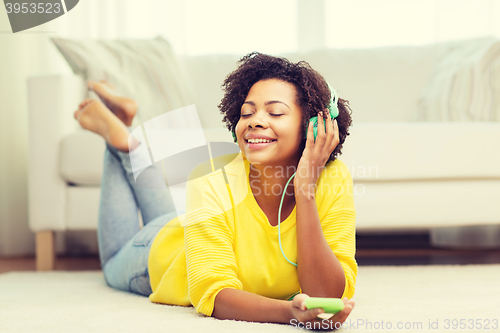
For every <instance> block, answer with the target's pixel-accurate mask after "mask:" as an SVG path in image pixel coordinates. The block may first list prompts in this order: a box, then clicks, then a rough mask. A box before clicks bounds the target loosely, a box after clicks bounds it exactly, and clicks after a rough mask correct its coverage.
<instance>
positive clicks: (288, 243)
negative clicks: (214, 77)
mask: <svg viewBox="0 0 500 333" xmlns="http://www.w3.org/2000/svg"><path fill="white" fill-rule="evenodd" d="M89 88H90V89H92V90H94V91H95V92H96V93H97V94H98V95H99V97H100V98H101V100H102V101H103V103H104V104H103V103H101V102H100V101H97V100H85V101H84V102H83V103H81V104H80V106H79V109H78V110H77V111H76V112H75V114H74V116H75V118H76V119H77V120H78V121H79V123H80V124H81V126H82V127H83V128H85V129H88V130H90V131H92V132H95V133H97V134H99V135H101V136H102V137H103V138H104V139H105V141H106V147H107V149H106V151H105V156H104V171H103V176H102V181H101V201H100V210H99V224H98V230H97V232H98V241H99V251H100V253H99V254H100V260H101V265H102V269H103V273H104V277H105V279H106V282H107V284H108V285H109V286H111V287H113V288H117V289H120V290H126V291H130V292H134V293H137V294H141V295H144V296H149V298H150V300H151V301H153V302H157V303H164V304H175V305H184V306H189V305H191V304H192V305H194V306H195V308H196V311H197V312H200V313H203V314H205V315H207V316H213V317H216V318H220V319H236V320H245V321H255V322H274V323H292V322H302V323H312V322H317V321H318V320H319V319H318V317H317V316H318V314H320V313H322V312H324V311H323V309H321V308H316V309H306V307H305V304H304V302H305V300H306V299H307V298H308V297H310V296H311V297H312V296H315V297H331V298H342V299H343V302H344V310H342V311H341V312H338V313H337V314H336V315H335V316H333V317H332V318H330V323H332V324H335V323H337V327H338V324H339V323H343V322H344V321H345V320H346V318H347V316H348V315H349V313H350V312H351V310H352V308H353V306H354V302H353V301H352V300H350V301H349V300H348V299H350V298H352V296H353V295H354V288H355V283H356V275H357V264H356V261H355V258H354V255H355V216H356V212H355V209H354V203H353V196H352V193H353V192H352V179H351V175H350V173H349V171H348V169H347V167H346V165H345V164H344V163H342V162H341V161H340V160H338V159H336V157H337V155H339V154H340V153H341V148H342V143H343V142H344V140H345V138H346V136H347V135H349V133H348V128H349V126H350V125H351V116H350V109H349V106H348V102H347V101H345V100H343V99H338V98H336V100H335V101H334V100H333V96H332V95H333V94H332V91H331V90H330V88H329V86H328V84H327V82H326V81H325V80H324V78H323V77H322V76H321V75H320V74H319V73H317V72H316V71H315V70H313V69H312V68H311V67H310V66H309V64H307V63H306V62H299V63H291V62H289V61H288V60H286V59H284V58H277V57H272V56H268V55H264V54H260V53H251V54H248V55H247V56H245V57H243V58H242V59H241V60H240V62H239V67H238V68H237V69H236V70H235V71H234V72H233V73H231V74H230V75H229V76H228V77H227V78H226V80H225V81H224V84H223V88H224V91H225V96H224V98H223V99H222V102H221V103H220V105H219V108H220V111H221V113H222V114H223V115H224V119H223V121H225V123H226V125H227V127H228V129H229V130H230V131H231V132H232V133H233V136H234V137H235V139H236V142H237V144H238V145H239V148H240V150H241V153H240V154H239V155H238V157H236V158H235V159H234V161H233V162H231V163H229V164H228V165H227V166H226V167H225V168H224V174H222V173H223V171H222V170H216V171H214V172H212V173H210V174H208V175H205V176H202V177H198V178H196V179H193V180H192V181H190V182H188V185H187V208H186V209H187V211H186V214H185V215H182V216H179V217H178V216H177V214H176V210H175V207H174V204H173V201H172V198H171V196H170V192H169V190H168V188H167V187H166V185H165V181H164V178H163V173H162V172H161V171H160V170H158V169H156V168H155V167H150V168H148V169H146V170H145V171H144V172H147V173H149V178H148V179H150V180H153V181H155V179H156V181H157V184H158V186H156V188H154V187H155V186H148V187H149V188H147V187H146V186H139V185H138V184H137V183H136V182H135V181H134V175H133V171H132V167H131V162H130V160H131V155H132V154H134V150H135V149H136V147H138V146H139V145H142V144H144V143H141V142H139V141H138V140H137V139H135V138H133V137H132V136H131V137H130V146H129V133H130V126H131V124H132V119H133V117H134V115H135V113H136V110H137V104H136V103H135V102H134V101H133V100H131V99H128V98H126V97H123V96H119V95H117V94H116V91H115V90H114V88H113V87H112V86H111V85H109V84H107V83H106V82H102V81H101V82H92V81H90V82H89ZM334 102H335V105H334V106H335V107H336V108H337V110H338V116H337V117H336V119H332V117H331V116H330V112H329V111H328V107H331V106H332V105H333V104H332V103H334ZM314 116H318V119H319V121H318V125H317V137H316V139H315V136H314V133H313V126H312V122H310V121H309V120H310V118H311V117H314ZM323 120H324V121H323ZM238 163H239V164H238ZM238 165H239V166H243V167H238ZM296 171H297V172H296ZM294 172H296V174H295V177H294V178H293V182H289V179H290V178H291V177H292V176H293V174H294ZM160 184H161V185H160ZM277 189H279V190H277ZM283 192H285V195H284V201H282V194H283ZM280 203H281V204H282V205H281V207H282V208H281V209H280V210H279V207H280ZM138 208H139V209H140V211H141V213H142V219H143V223H144V227H143V228H140V227H139V221H138V214H137V211H138ZM279 212H280V220H278V213H279ZM278 236H279V237H278ZM295 295H296V296H295Z"/></svg>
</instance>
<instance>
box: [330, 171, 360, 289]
mask: <svg viewBox="0 0 500 333" xmlns="http://www.w3.org/2000/svg"><path fill="white" fill-rule="evenodd" d="M337 184H339V185H340V186H332V187H331V188H335V189H336V190H335V191H336V193H335V194H334V195H331V194H333V193H330V195H328V198H329V199H330V200H325V201H326V202H325V203H328V204H327V206H328V207H329V208H327V211H325V212H324V213H323V216H324V217H323V218H322V221H321V228H322V230H323V234H324V235H325V239H326V241H327V242H328V245H329V246H330V248H331V249H332V251H333V253H334V254H335V256H336V257H337V259H338V260H339V261H340V264H341V265H342V267H343V269H344V274H345V289H344V293H343V295H342V297H347V298H349V299H350V298H352V297H353V296H354V292H355V286H356V277H357V274H358V265H357V263H356V259H355V253H356V226H355V221H356V210H355V208H354V199H353V184H352V177H351V174H350V173H349V171H348V170H347V168H345V172H344V176H343V177H341V178H340V179H339V178H337Z"/></svg>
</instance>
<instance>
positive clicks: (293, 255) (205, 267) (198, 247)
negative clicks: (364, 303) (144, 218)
mask: <svg viewBox="0 0 500 333" xmlns="http://www.w3.org/2000/svg"><path fill="white" fill-rule="evenodd" d="M212 163H213V161H212ZM212 168H213V164H212ZM249 169H250V168H249V163H248V161H247V160H246V159H245V158H244V157H242V155H241V154H239V155H237V158H236V159H234V160H233V162H231V163H230V164H229V165H226V166H225V167H224V173H223V172H222V171H221V170H217V171H215V172H212V173H210V174H208V175H206V176H203V175H202V172H201V171H200V172H201V173H200V175H201V176H199V177H198V178H196V179H194V180H192V181H190V182H188V186H187V198H188V200H187V207H186V214H185V215H182V216H179V217H177V218H175V219H173V220H171V221H170V222H169V223H167V224H166V225H165V226H164V227H163V228H162V229H161V230H160V232H159V233H158V235H157V236H156V238H155V240H154V242H153V244H152V246H151V250H150V254H149V263H148V266H149V276H150V281H151V288H152V291H153V293H152V294H151V295H150V296H149V299H150V300H151V301H152V302H156V303H164V304H175V305H185V306H189V305H191V304H192V305H194V306H195V308H196V311H197V312H200V313H203V314H205V315H207V316H211V315H212V312H213V309H214V302H215V297H216V296H217V294H218V293H219V291H221V290H222V289H224V288H235V289H241V290H246V291H249V292H252V293H255V294H258V295H262V296H266V297H271V298H277V299H288V298H289V297H290V296H292V295H293V294H295V293H297V292H299V291H300V285H299V279H298V275H297V268H296V267H295V266H293V265H291V264H290V263H288V262H287V261H286V260H285V258H284V257H283V255H282V254H281V251H280V248H279V244H278V227H277V226H275V227H274V226H271V225H270V224H269V222H268V220H267V217H266V215H265V214H264V212H263V211H262V210H261V209H260V207H259V205H258V204H257V202H256V200H255V197H254V196H253V194H252V191H251V189H250V183H249V181H248V174H249ZM195 174H196V173H195ZM193 178H195V177H193ZM317 184H318V188H317V191H316V204H317V207H318V213H319V218H320V221H321V227H322V229H323V233H324V235H325V238H326V240H327V242H328V244H329V245H330V248H331V249H332V251H333V252H334V253H335V255H336V256H337V258H338V259H339V261H340V263H341V264H342V267H343V268H344V273H345V277H346V282H345V290H344V294H343V296H342V297H344V296H347V297H348V298H351V297H352V296H353V295H354V289H355V284H356V275H357V271H358V267H357V263H356V260H355V258H354V254H355V217H356V212H355V209H354V202H353V196H352V193H353V186H352V178H351V175H350V173H349V170H348V169H347V167H346V166H345V164H344V163H343V162H341V161H339V160H335V161H333V162H329V163H328V164H327V166H326V168H325V169H324V170H323V172H322V174H321V175H320V177H319V179H318V183H317ZM295 222H296V211H295V208H294V210H293V211H292V213H291V214H290V215H289V216H288V217H287V219H286V220H285V221H283V222H282V223H281V243H282V247H283V251H284V252H285V254H286V256H287V257H288V258H289V259H290V260H292V261H294V262H297V261H296V260H297V242H296V228H295Z"/></svg>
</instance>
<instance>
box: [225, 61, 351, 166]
mask: <svg viewBox="0 0 500 333" xmlns="http://www.w3.org/2000/svg"><path fill="white" fill-rule="evenodd" d="M267 79H278V80H281V81H285V82H289V83H291V84H293V85H294V86H295V88H296V90H297V101H296V102H297V105H299V106H300V108H301V110H302V113H303V115H304V117H303V124H302V126H303V133H304V135H303V140H302V149H304V147H305V140H306V138H305V134H306V130H307V126H308V123H309V119H310V118H312V117H314V116H317V115H318V113H319V112H321V111H322V110H324V109H326V108H327V107H328V105H329V104H330V99H331V93H330V88H329V87H328V84H327V83H326V80H325V79H324V78H323V76H321V74H319V73H318V72H317V71H315V70H314V69H312V67H311V66H310V65H309V63H307V62H305V61H299V62H297V63H292V62H290V61H289V60H288V59H286V58H281V57H274V56H270V55H267V54H263V53H259V52H252V53H249V54H247V55H246V56H244V57H242V58H241V59H240V60H239V61H238V68H237V69H236V70H235V71H234V72H232V73H230V74H229V75H228V76H227V77H226V79H225V80H224V82H223V84H222V89H223V90H224V97H223V98H222V101H221V103H220V104H219V105H218V108H219V110H220V112H221V114H222V115H223V116H224V118H223V120H222V121H223V122H225V123H226V127H227V128H228V129H229V131H231V132H233V133H234V131H235V128H236V124H237V123H238V121H239V119H240V113H241V106H242V105H243V102H245V99H246V97H247V95H248V92H249V91H250V88H251V87H252V86H253V85H254V84H255V83H257V82H258V81H261V80H267ZM338 108H339V115H338V117H337V118H336V119H337V124H338V127H339V134H340V142H339V144H338V145H337V147H336V148H335V150H334V151H333V152H332V154H331V155H330V158H329V160H330V161H334V160H335V158H336V157H337V155H340V154H342V144H343V143H344V141H345V139H346V137H347V136H348V135H349V126H351V124H352V118H351V113H352V111H351V108H350V107H349V102H348V101H347V100H344V99H341V98H339V103H338Z"/></svg>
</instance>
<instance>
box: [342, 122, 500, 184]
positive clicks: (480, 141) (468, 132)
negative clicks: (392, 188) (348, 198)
mask: <svg viewBox="0 0 500 333" xmlns="http://www.w3.org/2000/svg"><path fill="white" fill-rule="evenodd" d="M350 133H351V135H350V136H348V137H347V139H346V142H345V143H344V148H343V154H342V155H341V156H340V157H339V159H341V160H342V161H343V162H344V163H345V164H346V165H347V167H348V168H349V170H350V171H351V174H352V176H353V179H354V180H357V181H367V180H368V181H376V182H380V181H397V180H412V179H414V180H421V179H456V178H470V179H485V178H500V168H499V167H498V166H499V165H500V149H499V143H500V123H486V122H485V123H479V122H477V123H417V122H415V123H374V124H355V125H354V126H353V127H352V128H351V130H350Z"/></svg>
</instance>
